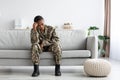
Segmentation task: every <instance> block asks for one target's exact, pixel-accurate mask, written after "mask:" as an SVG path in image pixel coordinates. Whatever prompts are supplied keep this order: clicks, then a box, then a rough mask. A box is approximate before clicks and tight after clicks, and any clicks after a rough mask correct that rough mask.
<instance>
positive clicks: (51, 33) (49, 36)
mask: <svg viewBox="0 0 120 80" xmlns="http://www.w3.org/2000/svg"><path fill="white" fill-rule="evenodd" d="M54 42H59V37H58V36H57V34H56V32H55V28H53V27H52V26H47V25H45V30H44V32H41V31H40V28H39V27H37V29H36V31H34V30H33V28H32V29H31V43H32V44H43V46H49V45H51V44H52V43H54Z"/></svg>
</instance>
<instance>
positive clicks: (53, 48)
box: [31, 43, 62, 65]
mask: <svg viewBox="0 0 120 80" xmlns="http://www.w3.org/2000/svg"><path fill="white" fill-rule="evenodd" d="M31 48H32V49H31V50H32V62H33V64H36V65H39V63H40V55H39V54H40V53H42V52H44V51H49V52H52V53H53V56H54V60H55V64H60V60H61V53H62V51H61V47H60V46H59V44H58V43H53V44H51V45H50V46H44V47H43V49H42V48H41V47H40V45H39V44H32V47H31Z"/></svg>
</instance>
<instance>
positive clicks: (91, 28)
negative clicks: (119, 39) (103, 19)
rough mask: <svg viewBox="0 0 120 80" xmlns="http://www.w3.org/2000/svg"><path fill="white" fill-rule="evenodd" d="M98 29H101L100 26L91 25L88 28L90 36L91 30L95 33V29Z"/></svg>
mask: <svg viewBox="0 0 120 80" xmlns="http://www.w3.org/2000/svg"><path fill="white" fill-rule="evenodd" d="M98 29H99V28H98V27H96V26H90V27H89V28H88V36H90V34H91V31H93V33H94V31H95V30H98Z"/></svg>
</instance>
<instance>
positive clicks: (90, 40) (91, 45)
mask: <svg viewBox="0 0 120 80" xmlns="http://www.w3.org/2000/svg"><path fill="white" fill-rule="evenodd" d="M86 49H87V50H90V51H91V58H97V57H98V38H97V37H96V36H91V37H87V46H86Z"/></svg>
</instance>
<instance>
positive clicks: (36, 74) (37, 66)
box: [32, 64, 40, 77]
mask: <svg viewBox="0 0 120 80" xmlns="http://www.w3.org/2000/svg"><path fill="white" fill-rule="evenodd" d="M39 74H40V73H39V65H35V64H34V71H33V73H32V77H36V76H39Z"/></svg>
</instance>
